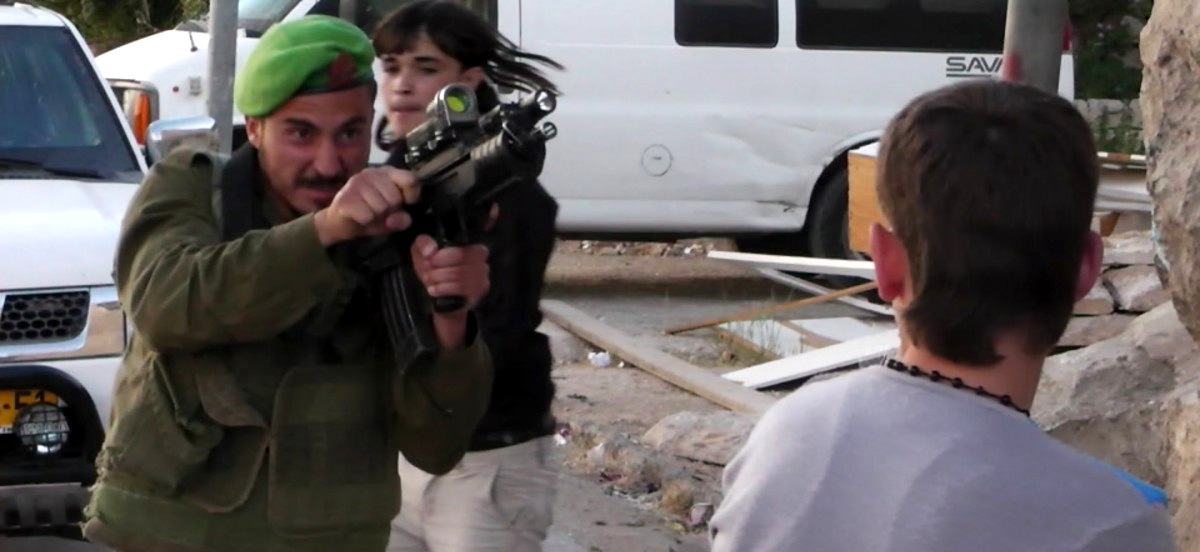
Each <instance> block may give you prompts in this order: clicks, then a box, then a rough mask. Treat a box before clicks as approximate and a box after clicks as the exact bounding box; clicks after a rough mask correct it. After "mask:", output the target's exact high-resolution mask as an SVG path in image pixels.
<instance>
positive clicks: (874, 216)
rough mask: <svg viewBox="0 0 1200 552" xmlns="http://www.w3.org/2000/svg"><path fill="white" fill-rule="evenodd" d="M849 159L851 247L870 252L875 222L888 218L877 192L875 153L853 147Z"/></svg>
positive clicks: (851, 248)
mask: <svg viewBox="0 0 1200 552" xmlns="http://www.w3.org/2000/svg"><path fill="white" fill-rule="evenodd" d="M848 160H849V163H848V164H849V167H850V172H849V175H848V176H849V179H850V199H849V203H848V204H847V205H848V206H849V207H848V208H849V211H850V212H849V214H848V216H847V220H848V221H849V225H850V228H849V232H850V250H851V251H858V252H861V253H869V252H870V250H871V225H872V224H875V223H880V224H885V225H886V222H887V219H886V218H885V217H884V216H883V209H881V208H880V207H879V199H878V196H877V195H876V193H875V171H876V168H875V157H874V156H868V155H863V154H861V153H857V152H854V151H852V152H850V155H849V156H848Z"/></svg>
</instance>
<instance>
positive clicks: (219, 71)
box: [208, 0, 238, 155]
mask: <svg viewBox="0 0 1200 552" xmlns="http://www.w3.org/2000/svg"><path fill="white" fill-rule="evenodd" d="M237 18H238V9H237V0H210V2H209V5H208V33H209V43H208V115H209V116H210V117H212V118H213V119H214V120H215V121H216V122H217V145H218V151H219V152H220V153H223V154H226V155H228V154H229V153H230V152H231V151H232V150H233V74H234V66H235V64H236V57H235V56H236V53H237Z"/></svg>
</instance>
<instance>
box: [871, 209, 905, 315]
mask: <svg viewBox="0 0 1200 552" xmlns="http://www.w3.org/2000/svg"><path fill="white" fill-rule="evenodd" d="M870 248H871V259H872V262H874V263H875V282H876V284H877V285H878V286H879V297H880V298H882V299H883V300H884V301H887V302H889V303H892V302H895V301H896V299H901V300H902V301H901V302H902V303H903V302H907V298H906V297H904V294H905V293H907V292H906V290H907V288H908V285H907V284H908V253H907V252H906V251H905V250H904V245H903V244H901V243H900V239H899V238H897V237H896V235H895V234H893V233H892V232H891V231H889V230H888V229H886V228H884V227H883V226H882V225H881V224H879V223H875V224H872V225H871V245H870Z"/></svg>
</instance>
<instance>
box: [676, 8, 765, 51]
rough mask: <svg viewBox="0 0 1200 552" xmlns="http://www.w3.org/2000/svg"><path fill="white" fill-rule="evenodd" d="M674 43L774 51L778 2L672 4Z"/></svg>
mask: <svg viewBox="0 0 1200 552" xmlns="http://www.w3.org/2000/svg"><path fill="white" fill-rule="evenodd" d="M675 42H677V43H679V44H680V45H682V46H749V47H760V48H771V47H774V46H775V45H776V44H777V43H778V42H779V0H675Z"/></svg>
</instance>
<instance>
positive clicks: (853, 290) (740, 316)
mask: <svg viewBox="0 0 1200 552" xmlns="http://www.w3.org/2000/svg"><path fill="white" fill-rule="evenodd" d="M876 287H878V285H877V284H876V283H875V282H867V283H865V284H859V285H857V286H851V287H848V288H845V289H839V290H837V291H833V292H830V293H826V294H824V295H818V296H816V297H805V298H804V299H798V300H796V301H791V302H788V303H784V304H782V305H774V306H770V307H762V308H757V309H749V310H744V311H741V312H735V313H733V314H728V315H725V316H719V317H717V318H710V319H708V320H703V321H701V322H693V323H690V324H684V325H682V326H676V327H674V328H668V329H667V334H677V333H682V332H687V331H691V330H698V329H700V328H707V327H709V326H716V325H717V324H724V323H726V322H738V321H741V320H751V319H754V318H762V317H764V316H769V315H772V314H778V313H781V312H786V311H790V310H792V309H798V308H801V307H808V306H812V305H819V304H821V303H825V302H828V301H832V300H834V299H837V298H839V297H846V296H849V295H855V294H858V293H862V292H864V291H871V290H873V289H875V288H876Z"/></svg>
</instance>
